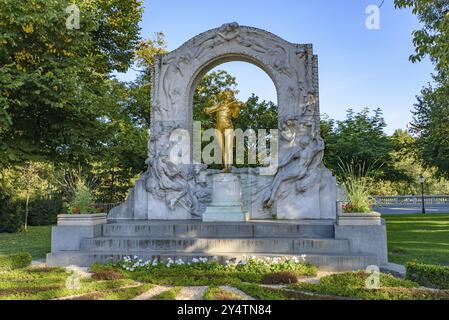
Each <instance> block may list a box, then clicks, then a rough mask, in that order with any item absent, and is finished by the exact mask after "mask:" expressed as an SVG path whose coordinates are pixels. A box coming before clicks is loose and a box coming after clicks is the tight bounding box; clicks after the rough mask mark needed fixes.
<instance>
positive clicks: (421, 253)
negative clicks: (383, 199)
mask: <svg viewBox="0 0 449 320" xmlns="http://www.w3.org/2000/svg"><path fill="white" fill-rule="evenodd" d="M384 218H385V219H386V220H387V232H388V251H389V260H390V261H391V262H395V263H401V264H404V263H405V262H407V261H411V260H417V261H419V262H423V263H429V264H441V265H449V214H426V215H416V214H414V215H389V216H384Z"/></svg>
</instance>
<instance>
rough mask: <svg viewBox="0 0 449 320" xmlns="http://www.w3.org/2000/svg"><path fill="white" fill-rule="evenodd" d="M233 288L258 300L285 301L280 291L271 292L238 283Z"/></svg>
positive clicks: (252, 285)
mask: <svg viewBox="0 0 449 320" xmlns="http://www.w3.org/2000/svg"><path fill="white" fill-rule="evenodd" d="M235 287H236V288H238V289H240V290H242V291H243V292H245V293H246V294H247V295H249V296H251V297H254V298H256V299H258V300H285V295H284V294H282V291H281V290H273V289H269V288H264V287H261V286H259V285H257V284H249V283H239V284H237V285H235Z"/></svg>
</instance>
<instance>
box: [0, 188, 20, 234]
mask: <svg viewBox="0 0 449 320" xmlns="http://www.w3.org/2000/svg"><path fill="white" fill-rule="evenodd" d="M22 224H23V211H22V208H21V206H20V203H18V202H17V201H13V200H11V198H9V197H5V196H0V232H8V233H14V232H18V231H19V230H20V227H21V226H22Z"/></svg>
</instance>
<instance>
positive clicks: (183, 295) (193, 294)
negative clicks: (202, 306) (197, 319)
mask: <svg viewBox="0 0 449 320" xmlns="http://www.w3.org/2000/svg"><path fill="white" fill-rule="evenodd" d="M207 288H208V287H183V288H182V289H181V291H180V292H179V293H178V295H177V296H176V300H203V296H204V293H205V292H206V290H207Z"/></svg>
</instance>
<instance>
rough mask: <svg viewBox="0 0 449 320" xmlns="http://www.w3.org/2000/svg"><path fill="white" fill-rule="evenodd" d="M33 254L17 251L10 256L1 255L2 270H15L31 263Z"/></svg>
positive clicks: (0, 266)
mask: <svg viewBox="0 0 449 320" xmlns="http://www.w3.org/2000/svg"><path fill="white" fill-rule="evenodd" d="M31 260H32V258H31V255H30V254H29V253H26V252H23V253H16V254H12V255H9V256H0V270H2V271H5V270H14V269H21V268H25V267H28V266H29V265H31Z"/></svg>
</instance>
